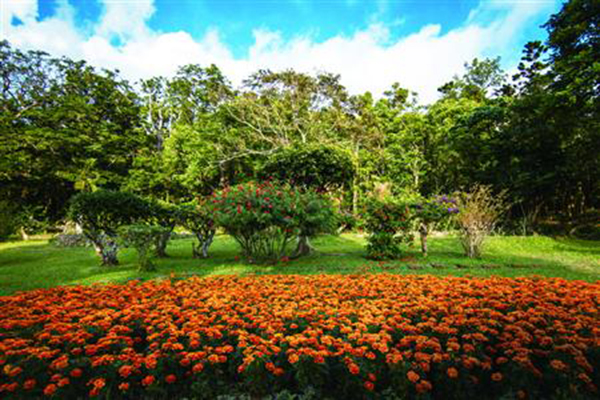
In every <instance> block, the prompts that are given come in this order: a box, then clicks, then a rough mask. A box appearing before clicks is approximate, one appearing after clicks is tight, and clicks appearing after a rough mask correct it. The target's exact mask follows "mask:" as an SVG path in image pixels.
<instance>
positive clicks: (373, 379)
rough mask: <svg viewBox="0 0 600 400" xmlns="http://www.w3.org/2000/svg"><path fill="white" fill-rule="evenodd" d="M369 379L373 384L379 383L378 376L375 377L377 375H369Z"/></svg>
mask: <svg viewBox="0 0 600 400" xmlns="http://www.w3.org/2000/svg"><path fill="white" fill-rule="evenodd" d="M367 377H368V378H369V380H370V381H373V382H375V381H377V376H375V374H372V373H369V374H368V375H367Z"/></svg>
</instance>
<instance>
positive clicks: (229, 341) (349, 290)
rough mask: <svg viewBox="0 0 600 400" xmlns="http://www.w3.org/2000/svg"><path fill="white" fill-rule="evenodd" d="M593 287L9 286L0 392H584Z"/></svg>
mask: <svg viewBox="0 0 600 400" xmlns="http://www.w3.org/2000/svg"><path fill="white" fill-rule="evenodd" d="M599 293H600V283H585V282H580V281H566V280H562V279H537V278H518V279H510V278H490V279H468V278H458V277H446V278H439V277H433V276H396V275H386V274H383V275H361V276H335V275H328V276H263V277H229V276H228V277H214V278H205V279H200V278H190V279H181V280H177V279H175V278H173V277H172V278H171V279H165V280H160V281H148V282H145V283H140V282H135V281H134V282H130V283H128V284H125V285H97V286H91V287H59V288H53V289H46V290H37V291H31V292H25V293H19V294H16V295H13V296H9V297H0V316H1V317H0V397H3V398H11V397H14V398H21V397H41V396H43V395H46V396H55V397H59V398H77V397H87V396H99V397H101V398H108V397H111V398H120V397H121V398H154V397H157V398H158V397H160V398H181V397H195V398H214V397H216V396H217V395H219V394H232V393H244V394H248V395H251V396H252V397H254V398H256V397H259V396H261V395H265V394H268V393H275V392H277V391H282V390H289V391H292V392H298V393H300V392H302V391H303V390H306V389H307V388H310V390H313V391H317V393H318V395H319V396H321V397H327V396H329V397H334V398H350V399H351V398H378V397H384V396H386V393H387V394H390V393H399V394H401V395H402V396H401V397H402V398H418V397H421V396H422V397H426V398H500V397H502V398H551V397H552V396H554V395H556V394H557V393H561V394H562V396H571V398H573V397H581V398H585V397H586V396H587V397H590V398H593V397H594V396H595V395H597V388H596V384H597V383H598V377H599V373H598V370H599V369H600V313H599V308H598V306H599V296H598V294H599ZM567 393H569V394H567Z"/></svg>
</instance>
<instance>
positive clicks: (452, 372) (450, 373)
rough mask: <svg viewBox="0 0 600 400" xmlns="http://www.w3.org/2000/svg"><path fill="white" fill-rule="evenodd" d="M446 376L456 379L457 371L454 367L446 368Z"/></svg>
mask: <svg viewBox="0 0 600 400" xmlns="http://www.w3.org/2000/svg"><path fill="white" fill-rule="evenodd" d="M446 374H448V377H449V378H452V379H455V378H458V370H457V369H456V368H454V367H450V368H448V370H446Z"/></svg>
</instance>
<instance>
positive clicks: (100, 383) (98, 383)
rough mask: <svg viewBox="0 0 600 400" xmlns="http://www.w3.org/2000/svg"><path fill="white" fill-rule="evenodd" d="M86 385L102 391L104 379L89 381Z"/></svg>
mask: <svg viewBox="0 0 600 400" xmlns="http://www.w3.org/2000/svg"><path fill="white" fill-rule="evenodd" d="M88 385H92V386H94V387H95V388H98V389H102V388H103V387H104V386H106V379H104V378H96V379H93V380H91V381H90V382H89V383H88Z"/></svg>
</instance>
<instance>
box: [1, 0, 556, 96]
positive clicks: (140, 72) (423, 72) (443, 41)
mask: <svg viewBox="0 0 600 400" xmlns="http://www.w3.org/2000/svg"><path fill="white" fill-rule="evenodd" d="M101 2H102V3H103V7H104V8H103V10H104V12H103V13H102V15H101V17H100V20H99V21H98V22H97V23H96V24H95V25H94V26H92V27H91V28H90V29H89V30H88V31H86V32H84V31H82V30H81V29H78V27H77V26H76V24H75V21H74V10H73V9H72V7H71V6H70V5H69V4H68V2H67V0H60V2H59V7H58V11H57V12H56V13H55V14H54V15H53V16H52V17H49V18H45V19H43V20H41V21H38V19H37V18H36V17H37V13H38V8H37V7H38V5H37V2H36V1H35V0H12V1H10V2H6V1H1V0H0V5H1V6H2V10H1V11H2V12H1V18H0V23H1V24H2V26H1V29H0V33H1V35H2V38H6V39H8V40H9V41H11V42H12V43H13V44H14V45H16V46H18V47H21V48H35V49H43V50H45V51H47V52H49V53H51V54H55V55H67V56H69V57H72V58H83V59H85V60H87V61H88V62H90V63H91V64H93V65H97V66H101V67H106V68H116V69H119V70H120V71H121V72H122V73H123V75H125V76H126V77H127V78H129V79H131V80H137V79H139V78H147V77H150V76H154V75H170V74H173V73H174V72H175V70H176V69H177V67H178V66H180V65H182V64H186V63H200V64H203V65H208V64H210V63H215V64H217V65H219V66H220V67H221V68H222V69H223V71H224V72H225V73H226V74H227V76H229V77H230V78H231V79H232V80H233V82H234V83H236V84H239V83H240V82H241V80H242V79H243V78H245V77H246V76H248V75H249V74H250V73H252V72H253V71H255V70H257V69H259V68H271V69H275V70H279V69H284V68H294V69H297V70H299V71H304V72H310V73H312V72H317V71H329V72H334V73H339V74H341V76H342V81H343V83H344V84H345V85H346V86H347V87H348V88H349V90H350V91H351V92H354V93H357V92H362V91H366V90H369V91H371V92H373V93H375V94H376V95H377V94H380V93H382V92H383V91H384V90H385V89H387V88H388V87H389V86H390V85H391V84H392V83H393V82H396V81H397V82H400V83H401V84H402V85H403V86H405V87H408V88H410V89H412V90H415V91H417V92H418V93H419V96H420V98H421V101H423V102H430V101H432V100H435V98H436V96H437V92H436V89H437V87H439V86H440V85H441V84H443V83H444V82H446V81H448V80H449V79H451V78H452V76H453V75H454V74H456V73H460V71H461V70H462V66H463V64H464V62H465V61H468V60H471V59H472V58H474V57H481V56H488V55H489V56H493V55H497V54H515V53H518V52H519V50H518V49H519V48H520V46H521V45H522V43H521V42H520V34H521V32H522V31H523V30H524V29H525V28H526V27H527V26H529V25H530V24H531V21H532V20H534V19H535V18H537V17H539V16H540V15H548V14H549V13H550V12H552V11H553V10H554V8H555V6H556V4H554V3H550V2H505V1H500V0H494V1H490V2H482V3H481V4H480V5H479V6H478V7H476V8H475V9H474V10H473V11H472V12H471V13H470V15H469V17H468V18H467V20H466V21H465V22H464V23H463V24H462V26H460V27H458V28H455V29H452V30H449V31H446V32H444V33H442V27H441V26H440V25H427V26H423V27H422V28H421V29H420V30H419V31H417V32H414V33H412V34H410V35H407V36H404V37H401V38H398V39H395V40H393V41H392V40H390V37H391V32H390V29H393V27H389V26H385V25H382V24H380V23H377V22H374V23H373V24H372V25H370V26H369V27H368V28H367V29H365V30H362V31H357V32H355V33H354V34H353V35H351V36H335V37H331V38H329V39H327V40H325V41H321V42H315V41H313V40H312V39H311V37H309V36H297V37H295V38H293V39H291V40H284V39H283V37H282V36H281V35H280V33H278V32H272V31H266V30H256V31H254V44H253V45H252V46H251V47H250V49H249V51H248V55H247V56H246V57H244V58H236V57H234V56H233V54H232V53H231V51H230V50H229V49H228V48H227V45H226V44H225V43H223V41H222V40H221V39H220V38H219V33H218V31H217V30H212V31H209V32H208V33H207V34H206V35H205V36H204V37H202V38H200V39H195V38H193V37H192V36H191V35H190V34H189V33H187V32H184V31H178V32H157V31H153V30H152V29H150V28H149V26H148V24H147V22H148V20H149V19H150V17H151V16H152V15H153V13H154V12H155V8H154V4H153V0H128V1H111V0H101ZM13 18H18V20H20V21H21V22H22V24H13V23H12V21H13ZM508 67H509V68H511V67H513V66H512V65H508Z"/></svg>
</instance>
